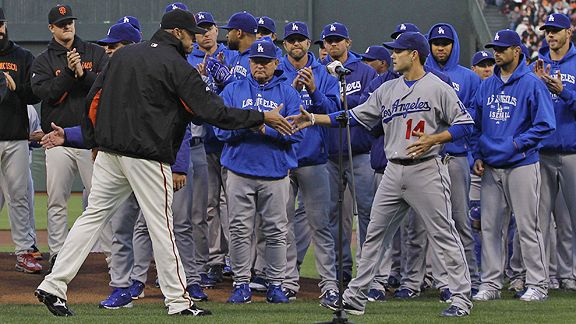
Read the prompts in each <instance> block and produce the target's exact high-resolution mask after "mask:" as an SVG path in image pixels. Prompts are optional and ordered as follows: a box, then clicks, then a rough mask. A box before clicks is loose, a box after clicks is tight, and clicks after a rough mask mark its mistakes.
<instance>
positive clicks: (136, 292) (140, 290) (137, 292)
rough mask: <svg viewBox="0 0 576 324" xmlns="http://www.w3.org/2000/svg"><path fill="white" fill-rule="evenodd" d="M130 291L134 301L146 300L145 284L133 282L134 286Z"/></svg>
mask: <svg viewBox="0 0 576 324" xmlns="http://www.w3.org/2000/svg"><path fill="white" fill-rule="evenodd" d="M128 289H129V290H130V296H131V297H132V299H133V300H137V299H140V298H144V283H142V282H140V281H138V280H133V281H132V286H130V288H128Z"/></svg>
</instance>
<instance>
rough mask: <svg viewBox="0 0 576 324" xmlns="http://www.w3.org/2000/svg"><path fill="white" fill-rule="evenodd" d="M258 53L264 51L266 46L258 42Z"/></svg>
mask: <svg viewBox="0 0 576 324" xmlns="http://www.w3.org/2000/svg"><path fill="white" fill-rule="evenodd" d="M258 53H264V47H262V45H261V44H258Z"/></svg>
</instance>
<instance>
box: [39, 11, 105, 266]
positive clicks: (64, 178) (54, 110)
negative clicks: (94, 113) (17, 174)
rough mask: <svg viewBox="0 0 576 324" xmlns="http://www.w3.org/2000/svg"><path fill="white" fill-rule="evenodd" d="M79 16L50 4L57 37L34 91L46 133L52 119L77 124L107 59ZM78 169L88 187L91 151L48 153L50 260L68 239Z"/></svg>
mask: <svg viewBox="0 0 576 324" xmlns="http://www.w3.org/2000/svg"><path fill="white" fill-rule="evenodd" d="M75 20H76V17H75V16H74V15H73V14H72V9H71V8H70V6H67V5H58V6H55V7H53V8H52V9H50V12H49V14H48V23H49V25H48V28H49V29H50V32H51V33H52V36H53V38H52V40H51V41H50V43H49V44H48V48H47V49H46V51H44V52H42V53H41V54H40V55H39V56H38V58H36V60H35V61H34V64H33V65H32V80H31V82H32V90H33V91H34V94H35V95H36V96H38V97H39V98H41V99H42V106H41V121H42V130H44V132H49V131H50V130H51V128H50V123H51V122H54V123H56V124H57V125H59V126H62V127H69V126H75V125H79V123H80V119H81V117H82V107H83V105H84V99H85V97H86V94H87V93H88V89H89V88H90V86H91V85H92V83H93V82H94V80H95V79H96V74H97V73H98V72H100V71H101V70H102V68H103V67H104V65H105V64H106V63H107V62H108V56H107V55H106V53H105V51H104V49H102V48H101V47H100V46H98V45H95V44H91V43H86V42H84V41H82V40H81V39H80V38H79V37H78V36H76V33H75ZM76 172H79V173H80V177H81V178H82V183H83V184H84V187H85V188H86V189H87V190H88V191H89V190H90V187H91V178H92V154H91V152H90V151H89V150H80V149H74V148H64V147H57V148H54V149H52V150H49V151H47V152H46V189H47V191H48V246H49V248H50V260H51V264H53V262H54V258H55V257H56V254H58V251H60V249H61V248H62V244H64V240H65V239H66V234H67V231H68V219H67V215H66V210H67V200H68V198H69V197H70V186H71V183H72V180H73V176H74V173H76Z"/></svg>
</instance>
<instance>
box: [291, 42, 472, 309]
mask: <svg viewBox="0 0 576 324" xmlns="http://www.w3.org/2000/svg"><path fill="white" fill-rule="evenodd" d="M384 45H385V46H386V47H387V48H391V49H392V50H393V51H394V52H393V54H392V60H393V66H394V70H395V71H396V72H398V73H402V74H403V76H402V77H400V78H398V79H395V80H391V81H389V82H386V83H384V84H383V85H382V86H381V87H380V88H378V90H376V92H374V93H373V94H372V95H371V96H370V97H369V98H368V100H367V101H366V102H365V103H364V104H361V105H359V106H358V107H356V108H353V109H352V110H351V111H350V115H349V116H350V119H349V120H350V122H351V124H352V125H356V124H357V125H362V126H364V127H366V128H368V129H372V128H373V127H375V125H377V124H379V123H382V126H383V130H384V139H385V141H384V145H385V146H384V147H385V151H386V156H387V158H388V160H389V163H388V166H387V167H386V170H385V171H384V175H383V178H382V182H381V183H380V185H379V187H378V191H377V192H376V195H375V197H374V204H373V207H372V215H371V216H372V217H371V218H370V223H369V225H368V232H367V236H366V240H365V241H364V245H363V247H362V253H361V258H360V260H359V261H358V271H357V277H356V278H355V279H354V280H352V281H351V282H350V284H349V285H348V289H347V290H346V291H345V292H344V296H343V303H344V304H343V305H342V306H343V307H344V310H345V311H347V312H349V313H351V314H355V315H361V314H363V313H364V307H365V304H366V301H367V294H368V291H369V288H370V284H371V282H372V279H373V275H374V271H375V267H376V266H377V265H378V262H379V261H380V260H381V259H382V257H383V256H384V252H385V247H386V246H389V245H390V243H391V240H392V238H393V236H394V234H395V233H396V230H397V229H398V227H399V225H400V222H401V221H402V219H403V218H404V216H405V214H406V212H407V210H408V208H410V207H412V208H413V209H414V210H415V211H416V214H417V215H426V216H424V217H423V219H424V222H425V223H426V227H427V229H428V231H429V232H431V233H433V235H431V238H432V240H431V242H432V244H434V246H435V247H436V248H438V250H439V252H440V253H442V255H443V256H444V260H445V262H446V266H447V267H448V270H449V271H448V275H449V276H450V290H451V291H452V293H453V296H452V299H453V301H452V305H451V306H450V307H449V308H448V309H446V310H445V311H443V312H442V315H443V316H466V315H468V314H469V312H470V309H471V308H472V304H471V303H470V300H469V298H468V296H469V294H470V277H469V274H468V266H467V264H466V258H465V256H464V249H463V247H462V243H461V242H460V238H459V236H458V234H457V232H456V229H455V226H454V221H453V220H452V218H451V217H450V215H451V210H450V209H451V206H450V189H449V182H450V179H449V176H448V170H447V167H446V166H445V165H444V164H443V163H442V161H441V160H440V158H439V157H438V154H439V152H440V151H441V149H442V145H441V144H444V143H446V142H449V141H453V140H457V139H459V138H462V137H463V136H465V135H466V134H467V133H470V131H471V128H472V127H471V125H472V118H471V117H470V115H469V114H468V112H467V111H466V109H465V107H464V105H463V104H462V103H461V102H460V100H459V99H458V97H457V96H456V94H455V93H454V91H453V89H452V88H450V86H448V85H446V84H445V83H444V82H442V81H441V80H440V79H439V78H438V77H436V76H434V75H433V74H431V73H427V72H425V71H424V68H423V65H424V62H425V58H426V57H427V56H428V54H429V47H428V43H427V40H426V38H425V37H424V36H423V35H422V34H420V33H415V32H405V33H402V34H401V35H400V36H398V38H397V39H396V40H394V42H389V43H385V44H384ZM301 112H302V114H301V115H299V116H295V117H290V118H289V119H290V120H292V121H293V123H294V124H295V125H296V126H298V127H297V129H300V128H302V127H306V126H310V125H312V124H319V125H325V126H330V125H331V126H336V125H337V123H338V122H337V121H336V116H337V115H338V114H339V113H334V114H331V115H315V114H309V113H307V112H306V111H304V110H301ZM418 125H420V126H418ZM338 306H339V305H338V302H336V303H334V304H331V305H326V307H328V308H330V309H332V310H337V309H338Z"/></svg>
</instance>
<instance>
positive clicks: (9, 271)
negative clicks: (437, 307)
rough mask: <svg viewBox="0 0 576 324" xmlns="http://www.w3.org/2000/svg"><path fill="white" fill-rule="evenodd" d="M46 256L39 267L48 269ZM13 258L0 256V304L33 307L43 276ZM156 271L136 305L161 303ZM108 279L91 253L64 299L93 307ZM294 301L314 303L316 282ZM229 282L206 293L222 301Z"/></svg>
mask: <svg viewBox="0 0 576 324" xmlns="http://www.w3.org/2000/svg"><path fill="white" fill-rule="evenodd" d="M47 257H48V255H45V256H44V258H45V260H44V261H42V262H41V263H42V265H43V266H44V267H45V268H46V269H47V268H48V261H46V260H47ZM15 262H16V257H15V256H14V254H12V253H0V304H36V303H38V301H37V300H36V298H35V297H34V289H36V287H37V286H38V285H39V284H40V282H41V281H42V279H43V278H44V275H45V274H25V273H22V272H17V271H15V270H14V264H15ZM155 278H156V271H155V269H153V267H151V269H150V271H149V272H148V283H147V285H146V288H145V290H144V293H145V295H146V297H145V298H143V299H141V300H139V301H138V303H162V302H163V299H164V297H163V296H162V293H161V291H160V289H159V288H156V287H155V286H154V279H155ZM109 281H110V277H109V275H108V268H107V266H106V261H105V256H104V254H101V253H91V254H90V255H89V256H88V259H87V260H86V262H84V265H83V266H82V268H81V269H80V271H79V272H78V275H77V276H76V278H74V280H73V281H72V282H71V283H70V286H69V287H68V300H69V301H70V302H71V303H81V304H97V303H99V302H100V301H101V300H103V299H105V298H106V297H107V296H108V294H109V293H110V292H111V288H110V287H109V286H108V283H109ZM300 284H301V288H300V293H299V294H298V299H304V300H314V299H317V298H318V296H319V295H320V289H319V288H318V280H315V279H307V278H303V279H302V280H301V282H300ZM231 287H232V279H231V278H225V279H224V282H222V283H220V284H218V285H217V286H216V288H215V289H210V290H207V291H206V293H207V294H208V296H209V299H210V300H211V301H217V302H225V301H226V299H227V298H228V297H229V295H230V291H231ZM253 300H254V301H264V295H263V294H254V297H253Z"/></svg>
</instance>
